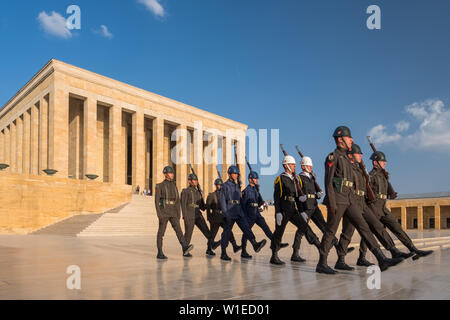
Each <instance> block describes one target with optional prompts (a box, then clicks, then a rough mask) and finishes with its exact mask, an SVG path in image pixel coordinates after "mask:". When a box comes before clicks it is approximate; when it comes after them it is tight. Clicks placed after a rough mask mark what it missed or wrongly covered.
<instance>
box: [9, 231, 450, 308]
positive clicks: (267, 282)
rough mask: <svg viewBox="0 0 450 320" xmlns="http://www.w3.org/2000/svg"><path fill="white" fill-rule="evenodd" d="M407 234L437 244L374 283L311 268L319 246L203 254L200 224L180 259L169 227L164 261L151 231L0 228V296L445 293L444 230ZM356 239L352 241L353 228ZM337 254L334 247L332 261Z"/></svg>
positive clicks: (362, 275) (361, 274) (448, 264)
mask: <svg viewBox="0 0 450 320" xmlns="http://www.w3.org/2000/svg"><path fill="white" fill-rule="evenodd" d="M410 234H411V235H412V236H413V237H414V238H416V239H423V238H429V240H419V241H415V242H416V245H417V246H419V247H421V248H426V247H436V248H438V249H437V250H436V252H435V254H433V255H432V256H430V257H427V258H423V259H420V260H418V261H412V260H411V259H410V260H408V261H405V262H403V263H402V264H401V265H399V266H397V267H395V268H392V269H389V270H388V271H386V272H383V273H382V281H381V289H380V290H369V289H367V286H366V281H367V277H368V275H366V269H365V268H360V267H357V270H356V271H354V272H341V273H340V274H339V275H336V276H326V275H319V274H316V273H315V272H314V269H315V264H316V262H317V258H318V254H317V252H316V251H315V249H312V248H311V247H310V246H303V247H302V254H303V256H304V257H305V258H307V259H308V262H307V263H305V264H295V265H294V264H291V263H290V262H288V263H287V264H286V266H284V267H274V266H271V265H270V264H269V262H268V261H269V257H270V250H269V248H268V246H266V247H265V248H264V249H263V251H262V252H261V253H260V254H258V255H256V256H255V257H254V259H253V260H251V261H241V258H240V256H239V255H232V257H233V261H232V262H230V263H227V262H222V261H221V260H220V259H219V257H215V258H213V259H210V258H206V257H205V255H204V251H205V249H206V243H205V241H204V239H203V238H202V236H201V234H200V233H199V232H198V231H195V232H194V240H193V243H194V245H195V246H196V247H195V249H194V250H193V252H192V253H193V255H194V257H193V258H191V259H184V258H183V257H181V250H180V248H179V245H178V243H177V242H176V238H175V236H174V233H173V231H172V230H169V229H168V231H167V235H166V241H165V248H166V250H165V251H166V254H167V255H168V256H169V260H168V261H166V262H158V261H157V260H156V259H155V256H156V248H155V237H153V236H135V237H89V238H84V237H78V238H77V237H72V236H52V235H29V236H0V243H1V245H0V299H94V300H97V299H100V300H101V299H103V300H109V299H152V300H153V299H449V298H450V253H449V251H448V250H447V248H448V243H449V242H450V232H448V230H441V231H429V232H426V231H425V232H421V233H414V232H410ZM293 236H294V233H293V231H292V230H290V231H289V232H288V233H287V234H286V236H285V239H284V240H285V241H288V242H290V243H292V240H293ZM262 237H263V235H262V234H260V233H258V235H257V238H259V239H261V238H262ZM431 238H433V239H431ZM354 240H355V244H356V243H357V240H358V239H357V237H356V236H355V239H354ZM399 248H402V249H403V250H404V248H403V247H401V246H400V247H399ZM217 252H218V253H219V250H217ZM290 253H291V252H290V249H284V250H282V252H281V255H280V256H281V258H282V259H284V260H285V261H288V258H289V257H290ZM335 258H336V254H335V252H332V254H331V255H330V260H329V261H330V264H331V263H332V262H334V261H335ZM356 258H357V250H355V252H353V253H352V254H351V255H350V256H349V258H348V262H349V263H350V264H351V265H354V264H355V262H356ZM369 258H370V260H372V261H373V259H374V258H373V256H372V255H371V254H369ZM71 265H78V266H79V267H80V268H81V273H82V274H81V281H82V284H81V286H82V288H81V290H79V291H76V290H74V291H71V290H68V289H67V288H66V281H67V278H68V277H69V275H68V274H66V269H67V267H68V266H71Z"/></svg>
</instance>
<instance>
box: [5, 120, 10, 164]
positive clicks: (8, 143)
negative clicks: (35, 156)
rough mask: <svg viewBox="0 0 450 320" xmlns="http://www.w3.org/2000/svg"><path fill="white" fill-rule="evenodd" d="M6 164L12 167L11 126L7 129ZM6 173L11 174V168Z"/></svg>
mask: <svg viewBox="0 0 450 320" xmlns="http://www.w3.org/2000/svg"><path fill="white" fill-rule="evenodd" d="M5 163H6V164H7V165H9V166H11V134H10V126H7V127H6V128H5ZM6 172H11V168H8V169H7V170H6Z"/></svg>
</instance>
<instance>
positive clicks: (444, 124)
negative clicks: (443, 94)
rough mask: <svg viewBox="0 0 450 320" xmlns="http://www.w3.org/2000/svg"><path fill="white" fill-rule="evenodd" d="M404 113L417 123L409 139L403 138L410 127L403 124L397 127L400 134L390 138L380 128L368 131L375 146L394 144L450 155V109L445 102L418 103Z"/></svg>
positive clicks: (376, 127) (407, 124)
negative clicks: (376, 144) (443, 152)
mask: <svg viewBox="0 0 450 320" xmlns="http://www.w3.org/2000/svg"><path fill="white" fill-rule="evenodd" d="M405 111H406V113H407V114H408V115H410V116H411V117H412V118H413V120H415V122H416V128H415V130H414V131H413V132H412V133H411V134H409V135H402V134H401V133H403V132H405V131H407V130H409V129H410V126H411V124H410V123H409V122H407V121H404V120H402V121H400V122H398V123H397V124H396V125H395V127H396V130H397V132H396V133H394V134H391V135H390V134H389V133H388V132H387V130H386V127H385V126H383V125H377V126H375V127H373V128H372V129H370V131H369V135H371V136H372V138H373V140H374V142H376V143H378V144H380V145H381V144H386V143H393V142H395V143H398V144H399V145H400V146H401V147H404V148H414V149H420V150H435V151H450V109H448V108H445V105H444V103H443V102H442V100H439V99H429V100H427V101H424V102H415V103H413V104H411V105H409V106H407V107H406V108H405Z"/></svg>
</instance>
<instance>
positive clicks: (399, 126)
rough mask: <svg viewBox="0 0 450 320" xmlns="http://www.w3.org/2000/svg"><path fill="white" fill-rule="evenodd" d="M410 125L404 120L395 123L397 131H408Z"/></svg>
mask: <svg viewBox="0 0 450 320" xmlns="http://www.w3.org/2000/svg"><path fill="white" fill-rule="evenodd" d="M409 126H410V123H409V122H407V121H404V120H402V121H400V122H397V123H396V124H395V129H396V130H397V132H404V131H408V129H409Z"/></svg>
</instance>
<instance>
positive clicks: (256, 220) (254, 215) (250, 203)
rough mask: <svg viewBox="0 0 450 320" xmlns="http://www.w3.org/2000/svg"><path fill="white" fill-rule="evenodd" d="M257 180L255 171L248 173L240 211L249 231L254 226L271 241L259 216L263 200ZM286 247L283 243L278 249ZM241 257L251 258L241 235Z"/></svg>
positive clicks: (261, 217)
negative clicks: (245, 219)
mask: <svg viewBox="0 0 450 320" xmlns="http://www.w3.org/2000/svg"><path fill="white" fill-rule="evenodd" d="M258 179H259V176H258V173H257V172H255V171H252V172H250V174H249V175H248V182H249V185H248V186H247V187H246V188H245V189H244V191H243V192H242V209H243V210H244V213H245V216H246V218H247V221H248V224H249V226H250V229H252V228H253V226H254V225H255V224H256V225H258V226H259V227H260V228H261V229H262V230H263V231H264V233H265V234H266V236H267V238H269V240H272V236H273V234H272V231H270V228H269V226H268V225H267V223H266V220H265V219H264V217H263V216H262V215H261V212H263V211H264V200H263V198H262V196H261V193H260V192H259V185H258ZM287 246H288V244H286V243H283V244H281V246H280V247H281V248H284V247H287ZM241 257H242V258H245V259H251V258H252V256H251V255H249V254H248V252H247V238H246V237H245V234H243V235H242V253H241Z"/></svg>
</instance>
